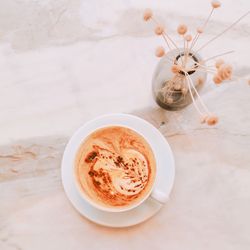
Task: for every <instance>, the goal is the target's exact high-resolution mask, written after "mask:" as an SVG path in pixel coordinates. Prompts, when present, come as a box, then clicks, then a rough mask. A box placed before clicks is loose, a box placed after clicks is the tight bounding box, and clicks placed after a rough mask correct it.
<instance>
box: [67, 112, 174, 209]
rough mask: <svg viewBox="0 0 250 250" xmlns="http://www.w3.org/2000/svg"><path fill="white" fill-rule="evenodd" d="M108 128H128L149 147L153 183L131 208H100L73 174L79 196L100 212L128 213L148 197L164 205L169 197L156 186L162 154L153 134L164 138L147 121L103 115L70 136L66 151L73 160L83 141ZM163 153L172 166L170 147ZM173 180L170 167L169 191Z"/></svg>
mask: <svg viewBox="0 0 250 250" xmlns="http://www.w3.org/2000/svg"><path fill="white" fill-rule="evenodd" d="M109 126H121V127H126V128H130V129H132V130H134V131H135V132H137V133H138V134H140V135H141V136H142V137H143V138H144V139H145V140H146V141H147V142H148V143H149V145H150V146H151V149H152V151H153V153H154V156H155V160H156V178H155V179H154V183H153V185H152V187H151V190H150V192H148V193H147V194H146V195H145V196H144V197H142V198H141V199H139V200H138V202H136V203H134V204H132V205H131V206H124V207H106V206H102V205H100V204H98V203H96V202H95V201H93V200H92V199H91V198H90V197H88V196H87V195H86V194H85V193H84V191H83V190H82V188H81V187H80V184H79V181H78V180H77V177H76V174H74V176H75V185H76V188H77V190H78V193H79V195H80V196H81V197H82V199H84V200H85V201H86V202H88V203H89V204H90V205H92V206H93V207H95V208H97V209H100V210H103V211H106V212H124V211H128V210H130V209H133V208H135V207H137V206H139V205H141V204H142V203H143V202H144V201H145V200H146V199H148V198H149V197H151V198H153V199H154V200H156V201H157V202H159V203H161V204H164V203H166V201H167V200H168V196H169V192H170V191H169V192H162V191H161V190H160V189H159V188H158V187H157V185H156V182H157V181H158V178H157V175H158V170H157V168H158V167H157V164H158V159H157V155H160V153H162V152H156V150H158V151H159V149H157V141H154V135H155V133H156V134H157V136H155V138H156V137H159V136H160V137H162V138H161V139H163V138H164V137H163V136H162V135H161V133H160V132H159V131H158V130H157V129H156V128H155V127H154V126H152V125H151V124H150V123H148V122H147V121H145V120H143V119H141V118H138V117H136V116H133V115H128V114H110V115H104V116H101V117H98V118H96V119H94V120H91V121H89V122H87V123H86V124H85V125H84V126H82V127H81V128H80V129H78V130H77V131H76V132H75V134H74V135H73V136H72V138H71V139H70V141H69V143H68V145H67V147H69V145H70V148H68V151H71V154H73V155H74V158H75V156H76V154H77V151H78V149H79V147H80V145H81V143H82V142H83V141H84V139H85V138H86V137H87V136H88V135H89V134H91V133H93V132H94V131H96V130H98V129H100V128H104V127H109ZM149 131H150V132H149ZM164 140H165V138H164ZM166 143H167V142H166ZM165 153H166V154H167V153H168V154H169V161H170V162H169V164H171V165H173V164H174V160H173V155H172V151H171V149H170V147H169V152H165ZM166 164H167V163H166ZM72 165H73V171H74V169H75V165H74V161H73V162H72ZM74 173H75V171H74ZM173 179H174V169H173V167H172V168H171V171H170V178H169V180H171V181H170V182H171V183H167V184H168V185H169V187H170V188H169V190H170V189H171V188H172V184H173V183H172V182H173ZM166 181H167V180H166Z"/></svg>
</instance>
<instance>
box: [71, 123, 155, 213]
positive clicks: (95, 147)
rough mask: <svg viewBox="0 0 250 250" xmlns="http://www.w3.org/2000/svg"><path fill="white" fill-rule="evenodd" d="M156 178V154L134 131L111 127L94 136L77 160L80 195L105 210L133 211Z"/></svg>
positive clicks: (87, 139)
mask: <svg viewBox="0 0 250 250" xmlns="http://www.w3.org/2000/svg"><path fill="white" fill-rule="evenodd" d="M155 174H156V162H155V158H154V154H153V151H152V149H151V147H150V145H149V144H148V143H147V141H146V140H145V139H144V137H143V136H142V135H140V134H138V133H137V132H135V131H134V130H132V129H130V128H127V127H121V126H109V127H104V128H100V129H98V130H96V131H94V132H93V133H91V134H90V135H89V136H88V137H87V138H86V139H85V140H84V141H83V143H82V144H81V145H80V147H79V149H78V152H77V154H76V158H75V177H76V180H77V185H78V187H79V190H80V192H82V193H84V194H85V195H86V196H88V197H89V199H90V200H92V201H93V202H94V203H96V204H98V205H99V206H103V207H107V208H110V207H118V208H121V207H130V206H133V205H134V204H138V203H140V201H141V200H143V199H144V198H145V197H146V196H148V194H149V192H150V191H151V189H152V186H153V183H154V179H155Z"/></svg>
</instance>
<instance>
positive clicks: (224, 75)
mask: <svg viewBox="0 0 250 250" xmlns="http://www.w3.org/2000/svg"><path fill="white" fill-rule="evenodd" d="M232 73H233V68H232V67H231V66H230V65H227V64H222V65H221V66H220V67H219V69H218V76H220V78H221V79H222V80H228V79H230V78H231V76H232Z"/></svg>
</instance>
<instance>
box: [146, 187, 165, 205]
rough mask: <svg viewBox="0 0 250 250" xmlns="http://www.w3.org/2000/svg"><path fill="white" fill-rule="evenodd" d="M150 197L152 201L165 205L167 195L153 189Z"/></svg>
mask: <svg viewBox="0 0 250 250" xmlns="http://www.w3.org/2000/svg"><path fill="white" fill-rule="evenodd" d="M150 197H152V198H153V199H154V200H156V201H158V202H159V203H161V204H165V203H166V202H167V200H168V195H166V194H164V193H163V192H162V191H159V190H157V189H153V191H152V193H151V195H150Z"/></svg>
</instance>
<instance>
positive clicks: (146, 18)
mask: <svg viewBox="0 0 250 250" xmlns="http://www.w3.org/2000/svg"><path fill="white" fill-rule="evenodd" d="M152 16H153V12H152V10H151V9H145V11H144V13H143V19H144V21H146V22H147V21H149V20H150V19H151V18H152Z"/></svg>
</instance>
